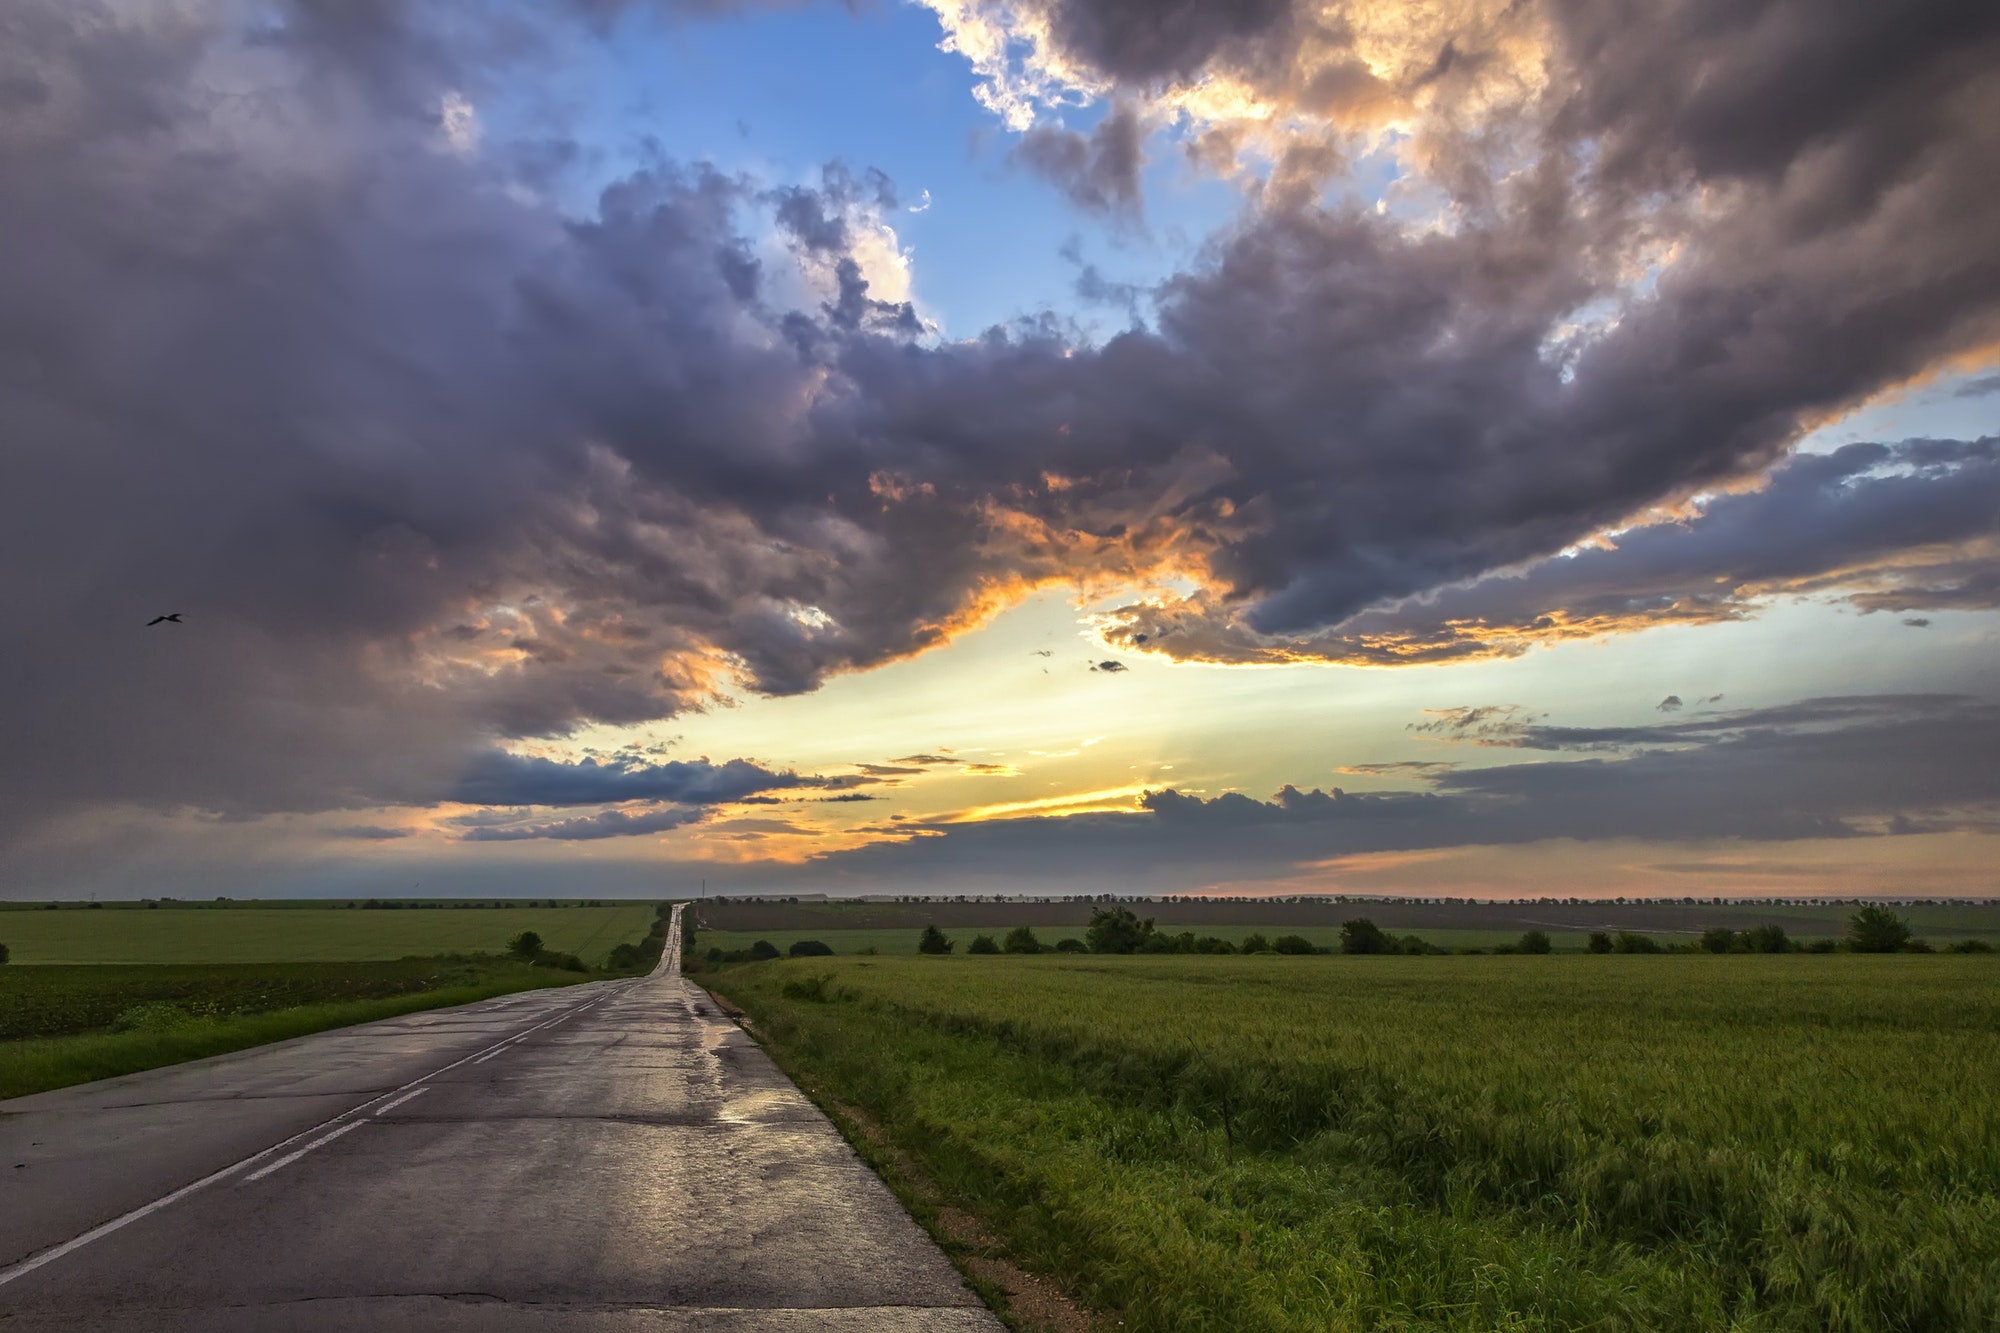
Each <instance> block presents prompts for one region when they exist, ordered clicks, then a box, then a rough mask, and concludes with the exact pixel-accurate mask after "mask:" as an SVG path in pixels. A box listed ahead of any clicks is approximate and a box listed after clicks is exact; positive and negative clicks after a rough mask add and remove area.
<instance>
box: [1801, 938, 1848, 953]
mask: <svg viewBox="0 0 2000 1333" xmlns="http://www.w3.org/2000/svg"><path fill="white" fill-rule="evenodd" d="M1806 952H1807V953H1839V952H1840V942H1839V941H1838V940H1814V941H1813V942H1812V943H1811V944H1808V945H1807V946H1806Z"/></svg>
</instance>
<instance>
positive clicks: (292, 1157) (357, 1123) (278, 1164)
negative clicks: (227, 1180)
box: [243, 1120, 368, 1185]
mask: <svg viewBox="0 0 2000 1333" xmlns="http://www.w3.org/2000/svg"><path fill="white" fill-rule="evenodd" d="M367 1123H368V1122H367V1121H365V1120H350V1121H348V1122H347V1123H346V1124H344V1125H342V1126H341V1127H340V1128H338V1129H336V1130H334V1131H333V1132H332V1133H331V1134H322V1135H320V1136H319V1137H318V1138H316V1139H314V1140H313V1141H312V1142H311V1143H308V1144H307V1145H306V1146H305V1147H303V1148H297V1149H294V1150H293V1151H291V1152H288V1153H286V1154H285V1155H284V1156H283V1157H280V1158H279V1159H278V1160H277V1161H275V1162H273V1163H271V1164H270V1165H269V1166H261V1167H258V1168H257V1169H256V1170H255V1171H252V1172H251V1173H250V1174H249V1175H247V1176H245V1177H243V1183H244V1184H246V1185H248V1184H249V1183H250V1182H251V1181H253V1180H262V1179H263V1178H264V1177H265V1176H268V1175H270V1174H271V1173H272V1172H273V1171H282V1170H284V1169H285V1168H286V1167H288V1166H290V1165H291V1164H292V1163H293V1162H296V1161H298V1160H299V1158H301V1157H304V1156H305V1155H306V1154H307V1153H309V1152H311V1151H312V1150H313V1149H314V1148H324V1147H325V1146H326V1145H327V1144H329V1143H332V1142H333V1141H334V1140H335V1139H337V1138H339V1137H340V1136H341V1135H342V1134H345V1133H346V1132H347V1131H348V1130H350V1129H359V1128H361V1127H362V1126H363V1125H365V1124H367Z"/></svg>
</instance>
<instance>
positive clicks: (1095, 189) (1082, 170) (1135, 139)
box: [1013, 106, 1146, 277]
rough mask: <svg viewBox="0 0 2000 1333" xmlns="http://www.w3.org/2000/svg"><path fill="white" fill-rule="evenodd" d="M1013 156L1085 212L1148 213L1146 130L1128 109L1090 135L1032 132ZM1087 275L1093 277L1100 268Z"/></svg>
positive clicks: (1046, 129) (1052, 128) (1050, 128)
mask: <svg viewBox="0 0 2000 1333" xmlns="http://www.w3.org/2000/svg"><path fill="white" fill-rule="evenodd" d="M1013 156H1014V160H1015V161H1017V162H1019V163H1020V164H1021V165H1022V166H1024V167H1026V168H1027V169H1028V170H1030V171H1032V172H1033V173H1035V174H1036V175H1037V176H1040V177H1041V178H1042V179H1044V180H1046V181H1048V182H1049V183H1050V184H1051V185H1054V186H1055V187H1056V188H1057V189H1058V190H1061V191H1062V194H1063V197H1064V198H1065V199H1068V200H1069V201H1070V203H1072V204H1074V205H1076V206H1077V207H1078V208H1080V209H1082V210H1084V211H1085V212H1086V213H1104V214H1111V215H1115V216H1119V217H1124V218H1128V219H1134V220H1136V219H1137V217H1138V216H1139V214H1140V213H1141V212H1142V211H1143V208H1144V203H1143V198H1142V194H1141V189H1140V183H1139V173H1140V171H1141V170H1142V169H1143V168H1144V167H1145V165H1146V158H1145V126H1144V125H1143V124H1142V123H1141V121H1140V119H1139V116H1138V113H1137V112H1136V111H1134V110H1133V109H1132V108H1131V107H1129V106H1118V107H1113V108H1112V109H1111V111H1110V112H1109V113H1107V114H1106V115H1105V117H1104V119H1103V120H1101V121H1099V122H1098V123H1097V127H1096V128H1095V129H1093V130H1091V132H1090V133H1089V134H1088V135H1084V134H1080V133H1078V132H1077V131H1075V130H1071V129H1065V128H1063V127H1062V126H1059V125H1043V126H1038V127H1036V128H1035V129H1031V130H1029V131H1028V132H1027V133H1026V134H1024V135H1022V136H1021V142H1020V143H1019V144H1018V145H1016V146H1015V148H1014V153H1013ZM1084 272H1085V275H1086V277H1089V276H1093V275H1095V273H1096V270H1094V269H1088V268H1086V269H1085V270H1084Z"/></svg>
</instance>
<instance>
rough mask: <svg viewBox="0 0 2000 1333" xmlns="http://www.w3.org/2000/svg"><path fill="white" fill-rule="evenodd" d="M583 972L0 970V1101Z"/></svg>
mask: <svg viewBox="0 0 2000 1333" xmlns="http://www.w3.org/2000/svg"><path fill="white" fill-rule="evenodd" d="M591 979H592V978H591V977H590V976H589V975H587V974H584V973H578V972H569V971H564V970H562V969H559V968H549V967H530V966H528V965H527V964H525V963H519V962H515V961H513V960H510V959H503V958H479V959H467V958H456V959H452V958H409V959H403V960H401V961H399V962H393V963H303V964H288V965H273V964H240V963H239V964H220V965H209V966H197V965H190V964H180V965H167V966H160V965H141V966H119V965H109V966H68V967H65V966H44V967H16V966H13V965H11V964H10V965H9V966H6V967H0V1098H7V1097H20V1096H25V1095H27V1094H28V1093H31V1092H42V1091H45V1090H47V1089H49V1088H60V1087H65V1086H67V1085H69V1084H71V1083H83V1082H88V1081H89V1080H91V1079H99V1078H110V1077H113V1076H114V1075H118V1074H130V1073H136V1072H137V1071H139V1070H142V1069H153V1068H157V1067H158V1066H160V1065H165V1064H174V1063H176V1062H178V1061H181V1060H192V1059H197V1058H199V1057H201V1056H207V1055H219V1054H221V1053H223V1052H225V1051H235V1050H241V1049H243V1048H244V1047H247V1046H256V1045H260V1044H262V1043H264V1042H268V1041H279V1040H282V1039H284V1038H287V1037H298V1036H303V1035H305V1034H306V1033H309V1032H320V1031H324V1030H325V1029H327V1028H334V1027H344V1026H346V1025H348V1024H351V1023H365V1022H370V1021H373V1020H375V1019H378V1018H390V1017H393V1016H395V1015H397V1014H405V1013H411V1012H413V1011H415V1010H418V1009H433V1008H438V1007H441V1006H444V1005H452V1004H469V1003H471V1002H472V1001H474V1000H484V999H488V998H490V997H492V996H495V995H505V994H509V993H511V992H513V991H520V990H532V989H537V988H540V987H544V986H566V985H571V984H573V983H575V982H579V981H588V980H591Z"/></svg>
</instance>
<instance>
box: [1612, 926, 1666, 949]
mask: <svg viewBox="0 0 2000 1333" xmlns="http://www.w3.org/2000/svg"><path fill="white" fill-rule="evenodd" d="M1611 948H1612V952H1614V953H1663V952H1665V951H1664V950H1662V949H1661V948H1660V942H1659V941H1658V940H1656V939H1654V938H1653V937H1652V936H1650V935H1641V934H1638V933H1637V932H1636V931H1630V930H1621V931H1619V932H1618V936H1617V938H1616V939H1614V940H1613V941H1612V942H1611Z"/></svg>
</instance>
